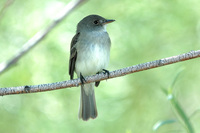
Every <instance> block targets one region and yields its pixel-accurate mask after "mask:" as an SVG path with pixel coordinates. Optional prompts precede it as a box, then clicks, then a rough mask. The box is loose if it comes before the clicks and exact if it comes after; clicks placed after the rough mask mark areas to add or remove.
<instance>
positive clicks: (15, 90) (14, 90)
mask: <svg viewBox="0 0 200 133" xmlns="http://www.w3.org/2000/svg"><path fill="white" fill-rule="evenodd" d="M197 57H200V50H197V51H190V52H188V53H184V54H181V55H177V56H172V57H168V58H163V59H160V60H155V61H151V62H146V63H142V64H138V65H134V66H130V67H126V68H122V69H118V70H115V71H111V72H110V75H109V77H108V75H107V74H103V73H101V74H96V75H93V76H88V77H85V79H86V81H87V83H91V82H95V81H101V80H106V79H110V78H115V77H120V76H124V75H126V74H131V73H135V72H139V71H143V70H148V69H152V68H157V67H161V66H165V65H169V64H173V63H177V62H181V61H185V60H190V59H194V58H197ZM80 84H81V81H80V79H79V78H78V79H74V80H68V81H62V82H55V83H49V84H40V85H30V86H28V85H25V86H19V87H8V88H0V95H1V96H3V95H10V94H22V93H34V92H42V91H50V90H56V89H62V88H69V87H74V86H78V85H80Z"/></svg>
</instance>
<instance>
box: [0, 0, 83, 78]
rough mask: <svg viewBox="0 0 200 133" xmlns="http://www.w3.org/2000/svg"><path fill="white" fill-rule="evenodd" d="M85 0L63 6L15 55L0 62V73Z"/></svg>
mask: <svg viewBox="0 0 200 133" xmlns="http://www.w3.org/2000/svg"><path fill="white" fill-rule="evenodd" d="M83 1H85V0H77V1H71V2H70V3H69V4H67V5H66V6H65V8H64V9H63V10H62V11H61V12H60V13H59V14H58V15H57V16H56V18H55V19H54V21H53V22H52V23H51V24H50V25H49V26H48V27H47V28H45V29H43V30H41V31H39V32H38V33H36V34H35V35H34V36H33V37H32V38H31V39H30V40H28V42H26V43H25V44H24V45H23V47H22V48H21V50H20V51H19V52H18V53H16V55H15V56H14V57H13V58H11V59H10V60H9V61H8V62H3V63H1V64H0V74H2V73H3V72H5V70H7V69H8V68H9V67H10V66H11V65H13V64H14V63H16V62H17V61H18V60H19V59H20V58H21V57H22V56H23V55H25V54H26V53H27V52H28V51H29V50H31V49H32V48H33V47H34V46H36V44H38V43H39V42H40V41H41V40H42V39H44V38H45V37H46V36H47V35H48V33H50V31H51V30H52V29H53V28H54V27H55V26H57V25H58V23H59V22H60V21H62V20H63V19H64V18H65V17H66V16H67V15H68V14H69V13H70V12H71V11H72V10H73V9H75V8H76V7H77V6H78V5H80V4H81V3H82V2H83Z"/></svg>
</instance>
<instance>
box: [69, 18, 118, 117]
mask: <svg viewBox="0 0 200 133" xmlns="http://www.w3.org/2000/svg"><path fill="white" fill-rule="evenodd" d="M113 21H114V20H107V19H105V18H103V17H101V16H98V15H89V16H87V17H85V18H83V19H82V20H81V21H80V22H79V23H78V25H77V31H76V35H75V36H74V37H73V39H72V42H71V47H70V48H71V49H70V61H69V75H70V78H71V79H73V77H74V72H76V74H77V76H78V77H81V76H80V75H82V76H83V77H85V76H90V75H94V74H96V73H98V72H101V71H102V69H105V68H106V67H107V65H108V63H109V57H110V45H111V42H110V38H109V35H108V33H107V31H106V24H107V23H110V22H113ZM96 85H97V86H98V85H99V82H96ZM96 117H97V108H96V101H95V93H94V83H89V84H84V85H81V96H80V109H79V119H83V120H88V119H89V118H93V119H94V118H96Z"/></svg>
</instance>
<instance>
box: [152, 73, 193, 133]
mask: <svg viewBox="0 0 200 133" xmlns="http://www.w3.org/2000/svg"><path fill="white" fill-rule="evenodd" d="M181 71H182V70H181ZM181 71H178V73H177V74H176V76H175V78H174V80H173V82H172V84H171V85H170V87H169V88H168V89H167V90H166V89H162V90H163V92H164V93H165V94H166V96H167V98H168V100H169V101H170V103H171V105H172V108H173V110H174V112H175V114H176V117H177V119H178V120H179V123H180V124H182V125H183V127H184V128H185V130H186V131H187V133H194V129H193V127H192V124H191V122H190V120H189V118H188V116H187V115H186V113H185V112H184V109H183V108H182V107H181V105H180V104H179V102H178V100H177V98H176V96H175V95H174V94H173V90H174V85H175V83H176V82H177V79H178V77H179V75H180V73H181ZM174 122H176V120H165V121H160V122H158V123H157V124H156V125H155V126H154V128H153V129H154V130H155V131H156V130H158V128H160V127H161V126H163V125H165V124H170V123H174Z"/></svg>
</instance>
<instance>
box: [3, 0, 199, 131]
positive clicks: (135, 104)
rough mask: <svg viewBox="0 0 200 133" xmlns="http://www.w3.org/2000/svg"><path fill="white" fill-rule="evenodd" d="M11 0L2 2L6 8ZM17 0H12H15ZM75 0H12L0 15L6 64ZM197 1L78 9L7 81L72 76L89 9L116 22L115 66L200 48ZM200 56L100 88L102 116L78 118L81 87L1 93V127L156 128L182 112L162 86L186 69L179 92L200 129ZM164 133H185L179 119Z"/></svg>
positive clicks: (112, 2)
mask: <svg viewBox="0 0 200 133" xmlns="http://www.w3.org/2000/svg"><path fill="white" fill-rule="evenodd" d="M7 1H8V0H1V1H0V9H2V8H3V7H4V5H5V3H6V2H7ZM9 1H11V2H12V0H9ZM68 2H69V0H66V1H65V0H43V1H41V0H32V1H30V0H29V1H27V0H20V1H13V3H12V4H11V5H10V6H7V7H6V8H5V9H4V10H3V11H2V10H1V14H0V63H1V62H3V61H6V60H8V59H10V58H11V57H12V56H13V55H15V53H16V52H17V51H18V50H19V49H20V48H21V47H22V46H23V44H24V43H25V42H26V41H27V40H28V39H30V38H31V37H32V36H33V35H34V34H35V33H36V32H38V31H39V30H41V29H43V28H45V27H47V25H48V24H49V23H50V22H51V21H52V19H53V18H54V17H55V16H56V14H58V13H59V11H60V10H61V9H62V8H63V7H64V6H65V5H66V4H67V3H68ZM199 7H200V1H198V0H184V1H183V0H158V1H155V0H123V1H122V0H109V1H108V0H107V1H106V0H99V1H94V0H93V1H88V2H86V3H84V4H83V5H82V6H81V7H80V8H78V9H77V10H75V11H73V12H72V13H71V14H70V15H69V16H68V17H67V18H66V19H65V20H64V21H63V22H62V23H60V24H59V26H57V27H56V28H55V29H54V30H53V31H52V32H51V33H50V34H49V36H47V37H46V38H45V39H44V40H43V41H42V42H40V44H38V45H37V46H36V47H35V48H34V49H32V50H31V51H30V52H29V53H28V54H26V55H25V56H24V57H23V58H22V59H21V60H20V61H19V62H18V63H17V64H15V65H14V66H13V67H12V68H11V69H10V70H9V71H7V72H5V73H4V74H2V75H0V87H11V86H22V85H36V84H42V83H52V82H57V81H64V80H69V75H68V60H69V47H70V42H71V39H72V37H73V36H74V34H75V30H76V24H77V23H78V22H79V21H80V20H81V19H82V18H83V17H85V16H87V15H89V14H99V15H101V16H103V17H105V18H108V19H115V20H116V21H115V22H114V23H112V24H109V25H108V26H107V30H108V32H109V35H110V37H111V41H112V48H111V58H110V64H109V67H108V68H107V69H108V70H111V71H112V70H116V69H119V68H123V67H128V66H131V65H136V64H139V63H144V62H148V61H152V60H156V59H161V58H165V57H169V56H173V55H178V54H182V53H185V52H189V51H190V50H198V49H199V43H200V10H199ZM199 66H200V61H199V59H198V58H197V59H193V60H189V61H185V62H182V63H176V64H173V65H168V66H164V67H160V68H156V69H151V70H148V71H143V72H138V73H134V74H130V75H127V76H123V77H120V78H114V79H109V80H107V81H103V82H102V83H101V84H100V86H99V87H98V88H96V90H95V91H96V100H97V107H98V113H99V115H98V118H97V119H95V120H89V121H88V122H83V121H81V120H78V108H79V95H80V88H79V87H75V88H67V89H61V90H56V91H49V92H42V93H33V94H21V95H10V96H3V97H0V132H1V133H45V132H48V133H72V132H73V133H76V132H79V133H90V132H93V133H111V132H114V133H151V132H154V131H153V130H152V128H153V126H154V124H155V123H156V122H158V121H160V120H168V119H175V118H176V115H175V113H174V110H173V109H172V108H171V105H170V102H169V101H168V100H167V97H166V95H165V94H164V93H163V92H162V90H161V88H168V87H169V85H170V84H171V83H172V81H173V79H174V78H175V76H176V73H177V72H178V71H179V70H180V69H184V70H183V71H182V72H181V74H180V76H179V78H178V80H177V82H176V84H175V91H174V93H175V95H176V98H177V100H178V101H179V103H180V105H181V106H182V108H183V109H184V111H185V113H186V114H187V116H188V117H189V118H190V121H191V123H192V126H193V128H194V130H195V131H196V132H200V113H196V114H195V115H193V116H192V117H190V116H191V115H192V114H193V112H195V111H198V110H199V109H200V102H199V101H200V82H199V80H200V70H199ZM157 132H158V133H166V132H173V133H174V132H177V133H185V132H186V131H185V129H184V128H183V127H182V125H181V124H180V123H173V124H167V125H165V126H162V127H160V128H159V129H158V130H157Z"/></svg>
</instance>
